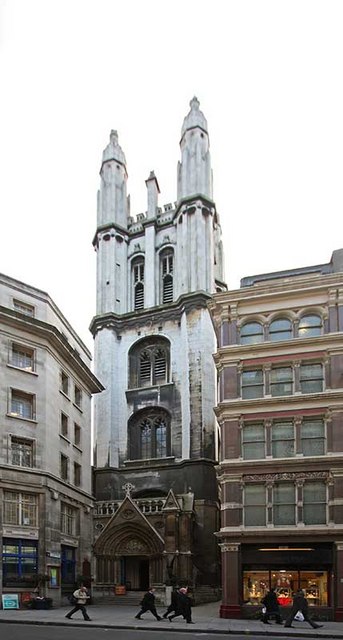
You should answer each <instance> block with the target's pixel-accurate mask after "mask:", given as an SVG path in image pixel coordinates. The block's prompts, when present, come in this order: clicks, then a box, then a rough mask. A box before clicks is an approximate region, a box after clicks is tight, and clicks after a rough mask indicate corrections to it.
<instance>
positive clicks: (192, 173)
mask: <svg viewBox="0 0 343 640" xmlns="http://www.w3.org/2000/svg"><path fill="white" fill-rule="evenodd" d="M189 104H190V107H191V110H190V112H189V113H188V114H187V116H186V117H185V119H184V121H183V125H182V129H181V142H180V147H181V162H179V163H178V180H177V186H178V200H182V199H184V198H188V197H190V196H194V195H197V194H200V195H203V196H205V197H206V198H208V199H210V200H212V197H213V196H212V169H211V157H210V151H209V146H210V141H209V137H208V131H207V120H206V118H205V116H204V114H203V113H202V111H200V109H199V105H200V103H199V100H198V99H197V98H196V97H194V98H193V99H192V100H191V101H190V103H189Z"/></svg>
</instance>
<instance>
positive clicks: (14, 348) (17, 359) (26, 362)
mask: <svg viewBox="0 0 343 640" xmlns="http://www.w3.org/2000/svg"><path fill="white" fill-rule="evenodd" d="M9 363H10V364H11V365H12V366H13V367H18V368H19V369H24V370H25V371H34V350H33V349H31V348H30V347H25V346H23V345H20V344H15V343H14V342H12V345H11V352H10V360H9Z"/></svg>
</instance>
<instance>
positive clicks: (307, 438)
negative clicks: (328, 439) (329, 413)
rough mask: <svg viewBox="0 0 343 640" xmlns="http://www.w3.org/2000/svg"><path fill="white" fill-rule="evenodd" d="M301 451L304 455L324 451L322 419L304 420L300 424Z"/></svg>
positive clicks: (322, 452)
mask: <svg viewBox="0 0 343 640" xmlns="http://www.w3.org/2000/svg"><path fill="white" fill-rule="evenodd" d="M301 451H302V453H303V455H304V456H322V455H324V453H325V428H324V420H304V421H303V423H302V425H301Z"/></svg>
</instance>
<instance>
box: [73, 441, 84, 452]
mask: <svg viewBox="0 0 343 640" xmlns="http://www.w3.org/2000/svg"><path fill="white" fill-rule="evenodd" d="M73 447H74V449H77V451H79V452H80V453H82V449H81V447H79V445H78V444H75V442H73Z"/></svg>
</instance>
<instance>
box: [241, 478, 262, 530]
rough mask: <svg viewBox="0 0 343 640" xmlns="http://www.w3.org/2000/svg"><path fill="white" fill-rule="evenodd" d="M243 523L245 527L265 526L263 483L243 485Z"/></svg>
mask: <svg viewBox="0 0 343 640" xmlns="http://www.w3.org/2000/svg"><path fill="white" fill-rule="evenodd" d="M244 524H245V526H246V527H265V526H266V487H265V485H264V484H248V485H246V486H245V489H244Z"/></svg>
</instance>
